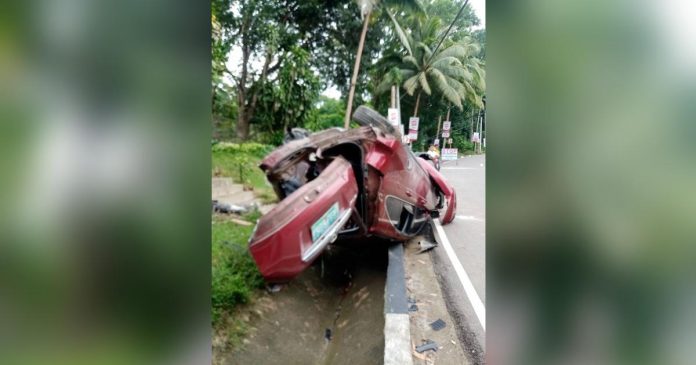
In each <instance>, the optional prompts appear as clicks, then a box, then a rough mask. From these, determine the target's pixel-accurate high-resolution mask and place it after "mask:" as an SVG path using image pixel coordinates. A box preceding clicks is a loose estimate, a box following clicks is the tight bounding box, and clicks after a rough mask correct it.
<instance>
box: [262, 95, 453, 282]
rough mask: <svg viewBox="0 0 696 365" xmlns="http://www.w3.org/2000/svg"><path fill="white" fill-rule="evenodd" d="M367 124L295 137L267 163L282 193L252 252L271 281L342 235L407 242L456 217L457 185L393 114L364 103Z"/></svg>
mask: <svg viewBox="0 0 696 365" xmlns="http://www.w3.org/2000/svg"><path fill="white" fill-rule="evenodd" d="M353 120H355V121H356V122H357V123H358V124H359V125H360V127H359V128H356V129H349V130H345V129H341V128H333V129H328V130H324V131H321V132H317V133H314V134H311V135H309V136H307V137H304V138H300V139H296V140H292V141H289V142H288V143H286V144H284V145H282V146H280V147H278V148H277V149H276V150H274V151H273V152H271V153H270V154H269V155H268V156H266V158H265V159H264V160H263V161H262V162H261V164H260V168H261V169H262V170H263V171H264V172H265V173H266V177H267V178H268V181H269V182H270V183H271V185H272V186H273V189H274V190H275V193H276V194H277V195H278V198H279V199H280V203H279V204H278V205H276V206H275V207H274V208H273V209H272V210H271V211H270V212H268V213H267V214H265V215H264V216H263V217H261V219H259V221H258V222H257V224H256V227H255V229H254V233H253V234H252V236H251V238H250V239H249V250H250V251H251V254H252V256H253V257H254V260H255V261H256V264H257V266H258V268H259V270H260V272H261V274H262V275H263V277H264V278H265V280H266V281H267V282H269V283H281V282H287V281H289V280H291V279H293V278H294V277H295V276H297V275H298V274H299V273H300V272H302V271H303V270H304V269H306V268H307V267H308V266H309V265H310V264H311V263H312V262H313V261H314V260H315V259H316V258H317V257H319V256H320V254H321V253H322V251H324V249H325V248H326V247H327V246H328V245H329V244H331V243H333V242H334V241H336V240H341V239H346V238H359V237H367V236H372V235H374V236H378V237H382V238H386V239H393V240H406V239H408V238H410V237H413V236H415V235H417V234H418V233H419V232H420V230H421V229H422V228H423V227H424V226H425V225H426V224H427V223H428V222H429V220H430V219H431V218H438V219H440V221H441V223H442V224H447V223H449V222H451V221H452V220H453V219H454V215H455V211H456V202H457V201H456V196H455V192H454V189H453V188H452V186H450V185H449V184H448V183H447V181H445V179H444V178H443V176H442V175H441V174H440V173H439V172H438V171H437V170H436V169H435V168H434V167H433V165H432V164H431V163H429V162H428V161H426V160H425V159H423V158H419V157H416V156H415V155H414V154H413V153H412V152H411V151H410V149H409V148H408V147H407V146H405V145H403V144H402V143H401V136H400V134H399V132H398V131H396V130H395V129H394V127H393V126H392V125H391V124H389V122H388V121H387V119H386V118H384V117H383V116H382V115H380V114H379V113H377V112H375V111H374V110H372V109H369V108H367V107H364V106H361V107H359V108H358V109H357V110H356V111H355V113H354V114H353Z"/></svg>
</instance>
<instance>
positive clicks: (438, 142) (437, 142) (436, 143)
mask: <svg viewBox="0 0 696 365" xmlns="http://www.w3.org/2000/svg"><path fill="white" fill-rule="evenodd" d="M433 144H434V145H435V146H439V145H440V140H439V139H438V138H435V140H434V141H433Z"/></svg>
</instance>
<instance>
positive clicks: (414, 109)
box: [413, 91, 421, 117]
mask: <svg viewBox="0 0 696 365" xmlns="http://www.w3.org/2000/svg"><path fill="white" fill-rule="evenodd" d="M420 95H421V92H420V91H419V92H418V96H416V107H415V108H413V116H414V117H417V116H418V105H419V104H420Z"/></svg>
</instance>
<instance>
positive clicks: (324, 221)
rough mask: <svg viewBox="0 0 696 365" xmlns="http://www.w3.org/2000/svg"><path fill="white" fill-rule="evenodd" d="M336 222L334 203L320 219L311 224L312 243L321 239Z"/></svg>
mask: <svg viewBox="0 0 696 365" xmlns="http://www.w3.org/2000/svg"><path fill="white" fill-rule="evenodd" d="M337 220H338V203H334V205H332V206H331V208H329V210H327V211H326V213H324V215H322V216H321V218H319V219H317V221H316V222H314V224H312V242H316V241H317V240H318V239H319V238H321V236H323V235H324V233H326V231H328V230H329V228H331V226H332V225H333V224H334V223H335V222H336V221H337Z"/></svg>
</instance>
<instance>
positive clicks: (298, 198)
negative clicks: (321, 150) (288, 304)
mask: <svg viewBox="0 0 696 365" xmlns="http://www.w3.org/2000/svg"><path fill="white" fill-rule="evenodd" d="M357 194H358V189H357V185H356V183H355V176H353V171H352V170H351V168H350V163H348V162H347V161H346V160H344V159H342V158H340V157H339V158H337V159H336V160H334V161H333V163H331V164H330V165H329V166H328V167H327V168H326V170H324V172H323V173H322V175H321V176H319V177H317V178H316V179H314V180H312V181H311V182H310V183H308V184H306V185H304V186H302V187H300V188H299V189H298V190H296V191H295V192H294V194H293V195H292V196H290V197H288V198H286V199H284V200H283V201H282V202H280V203H279V204H278V205H276V206H275V207H274V208H273V209H272V210H271V211H270V212H268V213H267V214H266V215H265V216H264V218H265V219H264V218H262V219H260V220H259V222H258V224H257V226H256V229H255V231H254V234H253V235H252V244H251V245H250V246H249V249H250V251H251V254H252V256H253V257H254V259H255V260H256V264H257V266H258V268H259V270H260V272H261V275H263V277H264V278H265V279H266V280H267V281H271V282H274V281H286V280H289V279H291V278H293V277H294V276H296V275H297V274H298V273H300V272H302V271H303V270H304V269H306V268H307V266H309V265H310V264H311V263H312V261H313V260H314V259H315V258H316V257H317V256H318V255H319V254H320V253H321V251H315V252H313V253H311V252H308V251H309V250H310V248H311V247H312V243H313V242H312V233H311V231H310V227H311V226H312V224H313V223H314V222H316V221H317V220H318V219H319V218H320V217H321V216H322V214H324V213H325V212H326V211H327V210H328V209H329V208H330V207H331V206H332V205H333V204H334V203H338V205H339V212H340V213H339V214H345V213H346V212H349V213H350V212H351V210H352V208H353V204H355V199H356V197H357ZM303 254H305V255H307V256H306V257H304V258H303Z"/></svg>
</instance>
